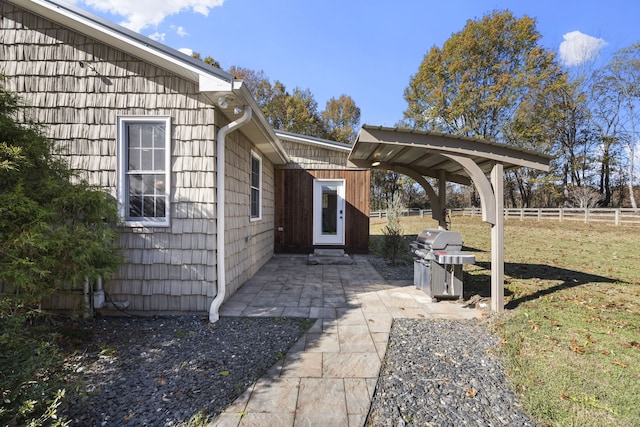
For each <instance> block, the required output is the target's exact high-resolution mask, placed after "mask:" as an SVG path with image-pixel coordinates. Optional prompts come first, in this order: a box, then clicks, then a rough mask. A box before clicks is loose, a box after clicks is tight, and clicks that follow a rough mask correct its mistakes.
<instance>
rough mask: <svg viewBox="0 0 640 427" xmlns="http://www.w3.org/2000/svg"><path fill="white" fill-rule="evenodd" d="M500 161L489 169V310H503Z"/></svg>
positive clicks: (502, 229)
mask: <svg viewBox="0 0 640 427" xmlns="http://www.w3.org/2000/svg"><path fill="white" fill-rule="evenodd" d="M502 175H503V166H502V163H496V164H495V165H494V166H493V169H492V170H491V184H492V185H493V194H494V198H495V211H496V220H495V223H494V224H492V225H491V311H493V312H494V313H502V312H503V311H504V200H503V198H504V195H503V194H504V184H503V181H502Z"/></svg>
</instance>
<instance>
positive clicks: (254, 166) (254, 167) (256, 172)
mask: <svg viewBox="0 0 640 427" xmlns="http://www.w3.org/2000/svg"><path fill="white" fill-rule="evenodd" d="M251 186H252V187H256V188H257V187H260V160H258V159H256V158H255V157H251Z"/></svg>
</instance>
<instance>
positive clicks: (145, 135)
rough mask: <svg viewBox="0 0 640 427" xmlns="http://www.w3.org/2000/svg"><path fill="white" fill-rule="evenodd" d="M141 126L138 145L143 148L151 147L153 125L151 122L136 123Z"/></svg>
mask: <svg viewBox="0 0 640 427" xmlns="http://www.w3.org/2000/svg"><path fill="white" fill-rule="evenodd" d="M137 126H140V127H141V141H140V145H141V146H142V147H144V148H151V147H153V140H154V135H153V127H154V125H152V124H141V125H137Z"/></svg>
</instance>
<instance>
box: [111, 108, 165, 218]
mask: <svg viewBox="0 0 640 427" xmlns="http://www.w3.org/2000/svg"><path fill="white" fill-rule="evenodd" d="M170 160H171V118H170V117H118V188H117V197H118V206H119V211H120V218H121V219H122V220H123V221H124V222H125V224H127V225H131V226H155V227H163V226H168V225H169V210H170V209H169V194H170V164H171V163H170Z"/></svg>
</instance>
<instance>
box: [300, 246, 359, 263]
mask: <svg viewBox="0 0 640 427" xmlns="http://www.w3.org/2000/svg"><path fill="white" fill-rule="evenodd" d="M307 264H309V265H351V264H353V259H352V258H351V257H350V256H349V255H347V254H345V253H344V250H343V249H316V250H314V251H313V253H312V254H309V259H308V261H307Z"/></svg>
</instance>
